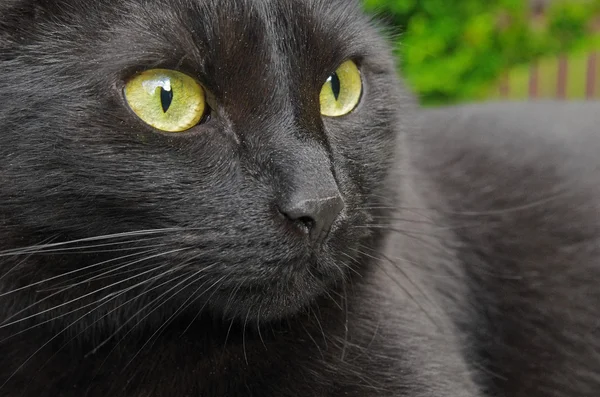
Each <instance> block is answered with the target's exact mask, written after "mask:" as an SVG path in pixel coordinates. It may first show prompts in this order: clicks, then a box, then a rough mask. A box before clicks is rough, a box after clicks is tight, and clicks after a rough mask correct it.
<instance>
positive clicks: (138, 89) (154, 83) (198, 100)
mask: <svg viewBox="0 0 600 397" xmlns="http://www.w3.org/2000/svg"><path fill="white" fill-rule="evenodd" d="M124 93H125V100H126V101H127V103H128V104H129V107H130V108H131V110H133V112H134V113H135V114H136V115H137V116H138V117H139V118H140V119H142V120H143V121H144V122H145V123H147V124H149V125H151V126H152V127H154V128H156V129H159V130H162V131H167V132H182V131H185V130H188V129H190V128H192V127H193V126H195V125H196V124H198V123H199V122H200V120H202V117H203V116H204V113H205V112H206V99H205V95H204V89H203V88H202V86H201V85H200V84H198V83H197V82H196V81H195V80H194V79H192V78H191V77H189V76H187V75H185V74H183V73H180V72H177V71H175V70H167V69H151V70H147V71H145V72H142V73H140V74H138V75H136V76H134V77H133V78H132V79H130V80H129V81H128V82H127V84H126V85H125V90H124Z"/></svg>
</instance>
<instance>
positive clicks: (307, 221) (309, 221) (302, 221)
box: [293, 216, 315, 232]
mask: <svg viewBox="0 0 600 397" xmlns="http://www.w3.org/2000/svg"><path fill="white" fill-rule="evenodd" d="M293 220H294V221H295V222H296V223H298V224H299V225H302V226H303V227H305V228H306V231H307V232H310V231H311V230H312V228H313V227H315V220H314V219H313V218H311V217H310V216H301V217H300V218H297V219H293Z"/></svg>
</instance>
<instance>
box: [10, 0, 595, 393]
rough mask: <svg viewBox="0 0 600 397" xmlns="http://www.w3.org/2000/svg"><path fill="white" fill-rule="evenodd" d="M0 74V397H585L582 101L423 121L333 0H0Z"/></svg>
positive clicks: (588, 322)
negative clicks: (164, 74) (352, 89)
mask: <svg viewBox="0 0 600 397" xmlns="http://www.w3.org/2000/svg"><path fill="white" fill-rule="evenodd" d="M347 60H352V61H353V62H355V63H356V65H358V68H359V69H360V76H361V81H362V91H361V97H360V102H358V104H357V105H356V107H355V108H354V109H353V110H352V111H351V112H349V113H347V114H345V115H344V116H342V117H327V116H324V115H323V114H322V113H323V109H322V106H323V105H322V103H321V112H320V111H319V90H320V89H321V86H322V85H323V83H324V82H326V81H331V76H334V74H332V73H334V71H336V68H338V67H339V66H340V64H344V62H345V61H347ZM157 68H161V69H170V70H178V71H180V72H183V73H185V74H187V75H188V76H191V77H193V78H194V79H196V80H198V81H199V82H200V83H201V84H202V86H203V87H204V89H206V92H207V94H206V102H207V109H208V108H210V111H207V113H206V114H205V117H203V118H202V119H201V121H199V122H198V123H197V125H194V126H192V127H191V128H190V129H189V130H187V131H185V132H184V133H181V134H169V133H166V132H164V131H158V130H156V129H155V128H152V127H151V126H149V125H147V124H145V123H144V122H143V121H142V120H140V119H139V118H137V117H136V115H135V114H134V113H133V112H132V109H131V108H130V107H128V105H127V103H126V102H127V96H126V95H124V92H126V88H127V87H128V86H127V82H128V81H130V79H131V77H132V76H137V75H139V73H142V72H143V71H145V70H155V69H157ZM0 75H1V76H2V79H1V80H0V91H1V92H3V93H5V100H3V101H2V102H1V103H0V395H2V396H6V397H16V396H48V397H50V396H52V397H54V396H65V397H69V396H78V397H79V396H88V397H96V396H119V397H146V396H153V397H154V396H156V397H160V396H175V395H177V396H193V397H196V396H207V397H213V396H232V397H235V396H261V397H269V396H298V395H307V396H315V397H326V396H357V397H358V396H361V397H365V396H415V397H416V396H465V397H468V396H503V395H506V396H560V397H562V396H574V395H578V396H584V395H585V396H588V395H589V396H593V395H596V394H597V393H598V391H600V356H599V355H598V353H597V352H598V348H599V347H600V346H599V344H600V335H599V333H598V330H597V328H598V327H597V321H598V320H597V319H598V318H600V306H599V305H598V304H597V303H598V301H599V298H600V296H599V295H600V292H597V288H596V285H597V282H598V281H600V274H599V272H600V265H598V263H597V258H598V255H597V250H598V249H599V248H598V247H599V246H600V245H599V244H598V242H599V240H598V237H599V233H600V230H599V226H600V219H598V214H599V211H598V205H599V204H598V200H597V199H598V197H600V191H599V190H600V187H599V186H600V184H599V183H598V182H600V181H599V180H598V179H600V173H598V168H599V166H600V160H598V157H597V156H596V153H598V149H599V147H600V138H599V137H598V136H597V135H598V134H597V133H596V126H597V125H598V122H599V121H600V119H599V116H598V114H599V112H598V110H600V106H599V105H598V104H596V103H587V104H583V103H578V104H569V105H566V104H557V103H545V104H544V103H540V104H512V105H507V104H489V105H477V106H475V105H472V106H462V107H454V108H445V109H439V110H427V111H424V110H419V109H418V108H417V107H416V105H415V103H414V100H413V99H412V97H411V96H410V95H409V94H407V93H406V90H405V89H404V88H403V87H402V85H401V83H400V82H399V81H397V78H396V67H395V65H394V62H393V60H392V57H391V55H390V50H389V48H388V46H387V45H386V43H385V41H384V40H383V39H382V38H381V36H380V34H379V32H378V30H377V29H376V28H375V27H374V24H373V22H372V21H370V20H369V19H368V18H367V17H366V16H364V15H363V14H362V13H361V11H360V7H359V4H358V2H354V1H346V0H333V1H323V0H302V1H301V0H293V1H286V2H278V1H274V0H262V1H260V0H244V1H241V0H240V1H234V0H223V1H217V0H203V1H200V0H178V1H166V0H149V1H140V0H125V1H116V0H99V1H95V2H89V1H82V0H47V1H42V0H10V1H6V0H4V1H2V2H0ZM328 76H330V77H329V79H328ZM338 88H339V87H338ZM161 92H162V91H161ZM169 100H170V99H169ZM169 104H170V102H169ZM163 105H164V102H163ZM165 112H166V110H165ZM315 197H316V199H315ZM332 200H333V201H332ZM315 202H316V203H318V206H317V207H318V211H317V210H316V209H315V208H314V207H310V208H308V207H306V206H304V204H305V203H315ZM325 203H326V204H325ZM332 203H334V204H332ZM323 206H324V207H323ZM328 206H329V207H328ZM290 208H291V209H290ZM294 211H296V212H294ZM297 211H300V213H298V212H297ZM332 213H337V215H336V216H335V217H333V216H332V215H331V214H332ZM292 214H300V215H292ZM325 218H326V219H325ZM315 231H317V232H315Z"/></svg>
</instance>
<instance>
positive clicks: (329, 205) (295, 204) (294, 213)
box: [279, 194, 344, 243]
mask: <svg viewBox="0 0 600 397" xmlns="http://www.w3.org/2000/svg"><path fill="white" fill-rule="evenodd" d="M343 208H344V201H343V200H342V197H341V196H340V195H339V194H336V195H330V196H325V197H322V198H316V199H303V198H300V199H297V200H289V201H288V202H287V203H286V205H285V206H283V207H281V208H280V209H279V212H280V213H282V214H283V215H284V216H285V217H286V218H287V219H288V220H290V221H291V223H292V224H294V225H296V226H297V227H298V228H299V229H301V230H302V231H303V232H305V233H307V234H310V237H311V240H313V241H314V242H315V243H316V242H318V241H321V240H322V239H323V238H324V237H325V236H326V235H327V234H328V232H329V229H330V228H331V225H332V224H333V222H334V221H335V219H336V218H337V216H338V214H339V213H340V211H341V210H342V209H343Z"/></svg>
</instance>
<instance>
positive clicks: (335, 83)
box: [329, 73, 342, 101]
mask: <svg viewBox="0 0 600 397" xmlns="http://www.w3.org/2000/svg"><path fill="white" fill-rule="evenodd" d="M329 81H331V91H332V92H333V97H334V98H335V100H336V101H337V100H338V99H339V98H340V91H341V90H342V84H341V83H340V78H339V77H338V75H337V73H334V74H332V75H331V77H329Z"/></svg>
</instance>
